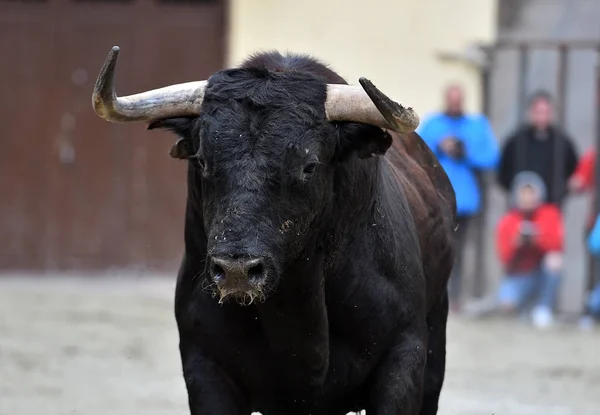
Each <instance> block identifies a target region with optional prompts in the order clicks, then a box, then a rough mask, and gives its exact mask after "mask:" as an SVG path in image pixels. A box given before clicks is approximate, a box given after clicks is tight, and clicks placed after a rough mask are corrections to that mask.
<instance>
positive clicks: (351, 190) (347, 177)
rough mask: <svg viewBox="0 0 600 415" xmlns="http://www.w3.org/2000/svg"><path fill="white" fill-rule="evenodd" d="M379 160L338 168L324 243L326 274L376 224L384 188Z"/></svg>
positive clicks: (371, 159) (351, 163)
mask: <svg viewBox="0 0 600 415" xmlns="http://www.w3.org/2000/svg"><path fill="white" fill-rule="evenodd" d="M380 163H381V160H380V159H379V158H370V159H366V160H361V159H358V158H356V159H354V160H350V161H348V162H346V163H344V164H343V165H341V166H339V167H338V168H337V169H336V173H335V176H334V185H333V186H334V187H333V189H334V193H335V198H334V200H333V203H332V206H331V209H330V210H329V211H328V213H327V214H326V217H325V218H324V220H323V222H324V223H325V224H327V225H326V226H325V227H324V235H323V237H322V240H324V241H330V242H329V244H328V246H327V249H326V254H325V255H326V258H325V261H326V263H325V264H324V267H325V271H326V272H328V271H330V270H331V269H333V268H335V265H336V264H337V263H338V262H339V261H340V260H341V254H342V253H343V251H344V249H345V248H346V246H347V245H348V243H350V241H352V240H353V239H355V238H356V235H357V234H359V233H360V232H361V230H362V229H363V228H364V227H365V226H368V225H369V224H371V223H372V222H373V220H372V219H373V215H374V211H375V206H376V204H377V203H378V196H379V195H378V189H379V187H380V177H379V176H380V168H381V165H380Z"/></svg>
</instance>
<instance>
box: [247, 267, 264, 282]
mask: <svg viewBox="0 0 600 415" xmlns="http://www.w3.org/2000/svg"><path fill="white" fill-rule="evenodd" d="M263 274H264V268H263V265H262V264H258V265H254V266H253V267H250V269H248V279H249V280H250V281H253V280H254V281H256V280H258V279H260V278H262V276H263Z"/></svg>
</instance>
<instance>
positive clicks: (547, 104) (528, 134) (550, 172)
mask: <svg viewBox="0 0 600 415" xmlns="http://www.w3.org/2000/svg"><path fill="white" fill-rule="evenodd" d="M528 115H529V119H528V122H527V123H526V124H525V125H522V126H520V127H519V128H518V129H517V130H516V131H515V132H514V133H512V134H511V135H510V136H509V137H508V138H507V140H506V143H505V144H504V147H503V149H502V156H501V158H500V167H499V169H498V182H499V184H500V186H502V187H503V188H504V190H506V191H507V192H508V191H510V186H511V183H512V181H513V179H514V177H515V176H516V175H517V174H518V173H519V172H521V171H525V170H528V171H533V172H535V173H537V174H538V175H540V177H541V178H542V180H543V181H544V184H545V186H546V189H547V201H548V202H550V203H554V204H556V205H557V206H559V207H561V206H562V202H563V199H564V197H565V196H566V195H567V183H568V180H569V177H571V175H572V174H573V172H574V171H575V167H576V166H577V152H576V150H575V147H574V145H573V142H572V141H571V139H570V138H569V136H568V135H567V134H566V133H565V132H564V131H562V130H561V129H560V128H559V127H558V126H557V125H555V124H554V115H553V112H552V100H551V98H550V95H549V94H548V93H546V92H538V93H536V94H534V95H533V97H532V98H531V100H530V105H529V114H528ZM557 140H564V141H563V144H564V145H563V151H562V152H561V154H560V157H561V159H559V160H556V154H555V150H554V146H555V143H556V142H557ZM559 163H562V165H563V166H564V168H563V169H561V170H562V171H557V169H556V166H557V165H559ZM556 174H561V177H559V178H557V181H556V183H554V182H553V180H554V179H555V177H554V176H555V175H556Z"/></svg>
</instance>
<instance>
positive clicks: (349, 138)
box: [93, 47, 419, 300]
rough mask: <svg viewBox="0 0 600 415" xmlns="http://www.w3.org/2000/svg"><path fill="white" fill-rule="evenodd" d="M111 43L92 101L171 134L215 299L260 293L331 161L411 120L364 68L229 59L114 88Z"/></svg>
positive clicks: (288, 254) (281, 264)
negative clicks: (221, 65) (194, 199)
mask: <svg viewBox="0 0 600 415" xmlns="http://www.w3.org/2000/svg"><path fill="white" fill-rule="evenodd" d="M118 53H119V48H118V47H113V49H112V50H111V51H110V53H109V55H108V58H107V60H106V62H105V64H104V66H103V68H102V70H101V72H100V75H99V77H98V80H97V81H96V85H95V89H94V94H93V105H94V109H95V111H96V113H97V114H98V115H99V116H100V117H102V118H104V119H105V120H108V121H111V122H132V121H147V122H149V123H150V126H149V128H166V129H169V130H171V131H174V132H175V133H176V134H178V135H179V136H180V138H181V140H180V141H178V142H177V144H176V145H175V146H173V148H172V149H171V156H173V157H176V158H181V159H188V160H189V163H190V169H191V171H192V172H193V174H192V176H190V177H192V178H193V181H190V182H189V183H188V184H189V186H190V187H194V188H193V189H190V191H191V192H193V193H196V194H199V195H201V199H198V200H201V204H200V206H199V207H198V209H199V210H200V215H201V217H202V219H203V222H204V227H203V229H200V230H198V231H199V232H203V233H204V235H205V236H206V238H207V271H208V273H209V277H210V279H212V281H213V282H214V285H215V286H216V288H217V289H218V290H217V291H218V292H219V293H220V295H221V298H222V299H224V298H225V297H227V296H233V297H237V298H238V299H245V300H248V299H249V300H253V299H264V298H266V296H267V294H268V292H269V291H270V289H271V288H273V287H274V286H275V285H276V283H277V281H278V279H279V276H280V275H281V274H282V272H283V270H284V269H285V267H286V266H287V265H288V264H290V263H291V262H292V261H293V260H295V259H297V258H298V256H299V255H300V253H301V252H302V251H303V250H304V249H305V248H306V246H307V244H308V242H309V239H310V238H311V237H312V236H313V234H314V232H310V229H311V226H312V225H313V224H314V223H315V221H316V220H317V219H318V218H319V216H320V215H321V214H322V213H323V212H324V211H326V210H327V209H328V208H330V207H331V203H332V201H331V199H332V198H333V195H332V193H333V192H332V191H331V189H332V183H333V181H334V179H333V178H334V174H335V170H336V166H338V165H339V164H340V163H343V162H344V160H347V159H348V158H349V156H350V155H351V154H357V155H358V156H359V157H360V158H368V157H371V156H372V155H374V154H383V153H385V151H386V150H387V149H388V148H389V146H390V145H391V142H392V140H391V137H390V136H389V135H388V134H387V133H386V132H385V131H383V130H382V129H389V130H394V131H398V132H402V133H407V132H412V131H414V129H415V128H416V127H417V125H418V124H419V119H418V116H417V115H416V114H415V112H414V111H413V110H412V109H411V108H405V107H403V106H401V105H399V104H397V103H396V102H394V101H392V100H391V99H389V98H388V97H386V96H385V95H384V94H383V93H381V92H380V91H379V90H378V89H377V88H375V86H374V85H373V84H371V82H370V81H368V80H366V79H364V78H361V79H360V83H361V85H362V88H361V87H356V86H350V85H343V84H328V85H326V84H325V83H323V81H322V80H321V79H320V78H318V77H317V76H314V75H311V74H309V73H304V72H298V71H289V72H268V71H266V70H260V69H230V70H225V71H221V72H218V73H216V74H215V75H213V76H212V77H211V78H210V79H209V80H208V81H199V82H189V83H184V84H178V85H172V86H168V87H165V88H160V89H156V90H152V91H147V92H144V93H140V94H137V95H131V96H126V97H117V96H116V94H115V91H114V75H115V67H116V61H117V55H118ZM365 92H366V93H365ZM332 121H346V123H332ZM356 123H360V124H356ZM377 127H379V128H377ZM365 129H366V130H367V131H366V130H365ZM315 243H316V242H315Z"/></svg>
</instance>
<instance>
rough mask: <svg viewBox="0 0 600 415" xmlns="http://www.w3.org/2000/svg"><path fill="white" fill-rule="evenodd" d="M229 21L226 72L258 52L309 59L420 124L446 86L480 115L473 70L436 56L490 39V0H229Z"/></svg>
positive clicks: (493, 31)
mask: <svg viewBox="0 0 600 415" xmlns="http://www.w3.org/2000/svg"><path fill="white" fill-rule="evenodd" d="M367 4H368V6H367ZM229 17H230V20H229V35H228V36H229V42H228V43H229V45H228V64H229V65H231V66H233V65H236V64H238V63H240V62H241V61H242V60H243V59H244V58H245V57H246V56H247V55H248V54H251V53H255V52H258V51H261V50H268V49H277V50H279V51H281V52H285V51H293V52H300V53H309V54H312V55H314V56H316V57H318V58H320V59H322V60H323V61H325V62H327V63H329V64H330V65H331V66H332V68H333V69H334V70H336V71H337V72H338V73H340V74H341V75H342V76H343V77H345V78H346V80H347V81H348V82H349V83H351V84H357V83H358V78H359V77H361V76H365V77H367V78H369V79H371V80H372V81H373V82H374V83H375V85H377V86H378V87H380V88H381V89H382V90H383V91H385V92H386V93H387V94H389V95H390V96H392V97H394V98H395V99H397V100H398V101H399V102H400V103H402V104H405V105H409V106H412V107H414V108H415V109H416V110H417V111H418V112H419V114H420V115H421V116H423V115H424V114H425V113H426V112H429V111H431V110H434V109H438V108H439V105H440V104H441V91H442V89H443V87H444V85H445V84H446V83H448V82H450V81H459V82H461V83H462V84H463V85H464V86H465V87H466V89H467V91H466V92H467V102H466V105H467V108H468V109H470V110H479V109H480V99H479V96H480V91H479V78H478V73H477V70H475V69H474V68H473V67H471V66H469V65H465V64H461V63H456V62H450V63H449V62H443V61H441V60H440V59H439V57H438V56H437V54H438V53H439V52H448V51H450V52H461V51H463V50H464V49H465V48H466V47H467V46H468V45H469V44H471V43H472V42H490V41H492V40H493V39H494V37H495V34H496V0H417V1H415V0H369V1H368V2H367V1H361V2H352V1H349V0H345V1H343V0H302V1H299V0H230V16H229Z"/></svg>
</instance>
